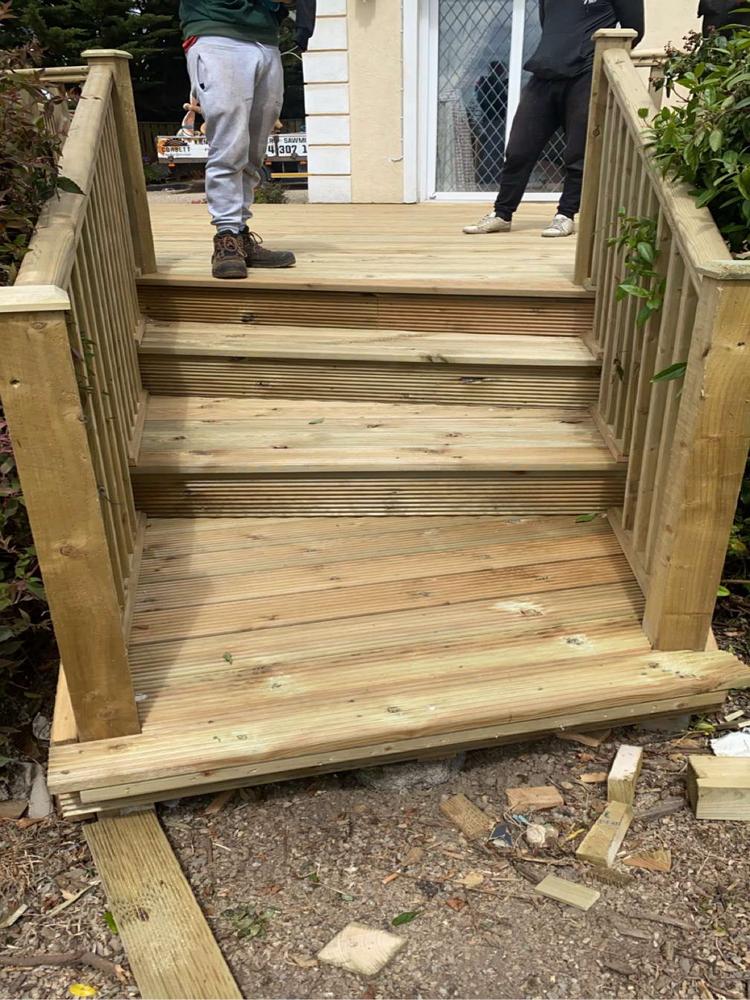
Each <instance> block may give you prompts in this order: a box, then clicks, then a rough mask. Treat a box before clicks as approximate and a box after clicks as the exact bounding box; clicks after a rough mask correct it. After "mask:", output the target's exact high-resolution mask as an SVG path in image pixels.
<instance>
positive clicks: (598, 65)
mask: <svg viewBox="0 0 750 1000" xmlns="http://www.w3.org/2000/svg"><path fill="white" fill-rule="evenodd" d="M637 37H638V33H637V32H636V31H634V30H633V29H632V28H604V29H601V30H600V31H595V32H594V41H595V43H596V48H595V50H594V68H593V71H592V77H591V100H590V102H589V121H588V131H587V136H588V137H587V140H586V162H585V165H584V168H583V194H582V196H581V208H580V211H579V214H578V236H577V237H576V262H575V270H574V274H573V280H574V281H575V282H576V284H579V285H583V284H584V283H586V282H588V280H589V279H590V278H591V261H592V257H593V253H594V231H595V229H596V222H597V220H596V205H597V202H598V200H599V171H600V168H601V162H602V140H603V137H604V116H605V114H606V110H607V89H608V88H607V80H606V78H605V75H604V66H603V64H602V57H603V55H604V53H605V52H606V51H607V49H625V51H626V52H629V51H630V49H631V48H632V46H633V39H634V38H637Z"/></svg>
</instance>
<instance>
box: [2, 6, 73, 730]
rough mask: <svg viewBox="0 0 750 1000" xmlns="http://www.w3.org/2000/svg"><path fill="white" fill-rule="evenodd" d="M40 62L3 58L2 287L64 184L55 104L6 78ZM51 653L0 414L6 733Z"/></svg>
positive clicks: (9, 52) (23, 80)
mask: <svg viewBox="0 0 750 1000" xmlns="http://www.w3.org/2000/svg"><path fill="white" fill-rule="evenodd" d="M10 16H11V15H10V9H9V5H7V4H5V5H4V4H2V3H0V22H2V21H7V20H8V18H9V17H10ZM39 61H40V54H39V50H38V47H37V46H36V45H35V44H29V45H25V46H23V47H21V48H17V49H5V50H3V51H0V71H3V72H0V177H2V183H1V184H0V285H9V284H12V283H13V281H14V279H15V276H16V274H17V272H18V268H19V266H20V263H21V261H22V260H23V257H24V254H25V253H26V251H27V249H28V244H29V239H30V238H31V234H32V232H33V230H34V225H35V224H36V220H37V218H38V216H39V212H40V211H41V209H42V206H43V205H44V203H45V202H46V201H47V200H48V199H49V198H50V197H52V195H54V193H55V190H56V189H57V187H58V186H59V184H60V179H59V178H58V174H57V165H56V160H57V156H58V153H59V149H60V140H59V138H57V137H56V136H54V135H52V134H51V133H50V131H49V130H48V129H47V127H46V125H45V113H49V112H50V111H51V109H52V107H53V105H54V103H55V100H54V99H53V98H52V97H51V96H50V95H49V94H47V93H45V91H44V90H43V89H42V88H40V87H39V86H38V85H37V84H35V83H34V81H33V80H31V79H30V78H29V77H26V76H18V75H17V74H13V73H8V72H4V71H7V70H14V69H19V68H21V67H26V66H29V65H31V66H33V65H38V63H39ZM53 649H54V646H53V638H52V630H51V627H50V621H49V613H48V610H47V603H46V600H45V596H44V589H43V586H42V581H41V577H40V573H39V565H38V562H37V558H36V553H35V551H34V543H33V539H32V537H31V530H30V528H29V522H28V518H27V516H26V507H25V505H24V501H23V496H22V495H21V490H20V486H19V482H18V476H17V473H16V466H15V461H14V459H13V451H12V448H11V442H10V437H9V435H8V427H7V424H6V422H5V419H4V417H3V412H2V408H1V407H0V706H2V712H0V724H1V725H2V726H3V727H4V729H5V733H6V734H7V730H8V729H12V728H13V727H14V726H16V725H18V724H19V723H21V722H23V721H24V720H25V719H26V717H27V715H28V712H29V711H30V710H31V709H32V708H33V707H34V705H35V704H36V702H37V700H38V692H39V691H40V690H42V689H43V687H44V685H43V684H42V683H41V680H40V678H39V676H38V674H37V668H38V667H39V666H40V665H41V664H44V663H47V662H49V660H50V657H51V655H52V652H53ZM32 670H33V671H34V682H33V684H31V683H29V677H30V676H31V672H32ZM27 671H28V676H24V675H25V673H26V672H27ZM32 691H34V692H36V693H34V694H32ZM12 695H17V696H18V697H12ZM0 742H2V739H1V738H0Z"/></svg>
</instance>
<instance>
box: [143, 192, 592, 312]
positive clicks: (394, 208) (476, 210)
mask: <svg viewBox="0 0 750 1000" xmlns="http://www.w3.org/2000/svg"><path fill="white" fill-rule="evenodd" d="M488 201H489V199H488ZM149 208H150V212H151V221H152V227H153V231H154V240H155V244H156V253H157V265H158V272H157V273H156V274H153V275H148V276H146V278H145V279H144V280H143V281H142V286H151V287H168V286H170V285H173V286H193V287H196V286H197V284H198V283H200V286H202V287H206V286H215V287H217V286H218V287H220V288H227V286H231V287H234V288H237V286H238V284H239V283H238V282H226V281H223V282H222V281H217V280H216V279H214V278H212V277H211V272H210V262H209V258H210V256H211V237H212V236H213V227H212V226H211V225H210V223H209V219H208V213H207V211H206V206H205V204H185V203H174V202H172V201H162V200H152V201H151V203H150V206H149ZM488 210H489V205H488V204H487V205H486V204H483V203H480V202H469V203H466V202H462V203H446V202H438V203H427V204H418V205H306V204H290V205H256V206H254V209H253V211H254V218H253V219H252V220H251V227H252V228H253V229H256V230H257V231H258V232H259V233H260V235H261V236H262V237H263V239H264V240H265V242H266V243H267V244H268V245H269V246H270V247H273V248H278V249H290V250H293V251H294V252H295V254H296V255H297V266H296V267H294V268H292V269H289V270H283V271H264V272H262V273H260V272H253V275H252V278H251V280H252V281H253V283H260V284H262V285H263V286H267V287H280V288H316V289H321V290H338V291H374V290H380V291H400V292H407V291H408V292H428V291H431V292H435V293H436V294H439V295H446V294H447V295H450V294H453V293H455V292H462V293H464V294H475V295H497V294H502V293H505V294H513V295H533V296H535V297H538V296H544V295H548V296H550V295H551V296H568V297H572V298H580V297H586V296H587V293H585V292H583V291H582V289H581V288H579V287H578V286H577V285H576V284H575V283H574V281H573V261H574V257H575V237H572V238H566V239H557V240H550V239H542V238H541V237H540V235H539V233H540V231H541V230H542V229H543V228H544V226H545V225H547V224H548V223H549V220H550V219H551V218H552V216H553V215H554V213H555V207H554V205H553V204H534V203H531V204H524V205H521V207H520V208H519V211H518V213H517V214H516V217H515V219H514V221H513V230H512V232H511V233H495V234H491V235H489V236H467V235H465V234H464V233H463V232H462V231H461V229H462V227H463V226H464V225H465V224H466V223H467V222H474V221H476V219H477V218H479V216H480V215H482V214H483V213H484V212H486V211H488ZM530 264H532V266H533V269H532V268H531V267H530Z"/></svg>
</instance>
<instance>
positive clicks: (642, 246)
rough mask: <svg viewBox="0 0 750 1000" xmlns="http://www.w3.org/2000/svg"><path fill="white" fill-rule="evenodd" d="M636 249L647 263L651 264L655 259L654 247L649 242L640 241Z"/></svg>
mask: <svg viewBox="0 0 750 1000" xmlns="http://www.w3.org/2000/svg"><path fill="white" fill-rule="evenodd" d="M636 249H637V250H638V255H639V256H640V258H641V259H642V260H645V261H646V263H647V264H653V263H654V261H655V260H656V247H654V246H652V245H651V243H644V242H641V243H639V244H638V246H637V247H636Z"/></svg>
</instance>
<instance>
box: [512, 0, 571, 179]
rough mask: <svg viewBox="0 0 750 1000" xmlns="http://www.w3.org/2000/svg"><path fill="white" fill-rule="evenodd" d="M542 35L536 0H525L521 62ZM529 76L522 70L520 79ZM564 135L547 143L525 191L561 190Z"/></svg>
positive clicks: (525, 58) (524, 80) (524, 60)
mask: <svg viewBox="0 0 750 1000" xmlns="http://www.w3.org/2000/svg"><path fill="white" fill-rule="evenodd" d="M541 37H542V26H541V23H540V21H539V3H538V0H526V12H525V17H524V32H523V62H524V64H525V63H526V60H527V59H529V58H531V56H532V55H533V54H534V51H535V50H536V47H537V45H538V44H539V40H540V38H541ZM530 76H531V74H530V73H527V72H526V71H524V73H523V77H522V81H523V83H524V84H526V81H527V80H528V79H529V77H530ZM564 152H565V136H564V135H563V133H562V131H561V130H559V129H558V131H557V132H556V133H555V134H554V136H553V137H552V138H551V139H550V141H549V142H548V143H547V146H546V148H545V150H544V152H543V153H542V155H541V157H540V158H539V162H538V163H537V165H536V167H535V168H534V171H533V173H532V175H531V178H530V180H529V186H528V188H527V189H526V190H527V191H561V190H562V186H563V180H564V176H565V175H564V161H563V153H564Z"/></svg>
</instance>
